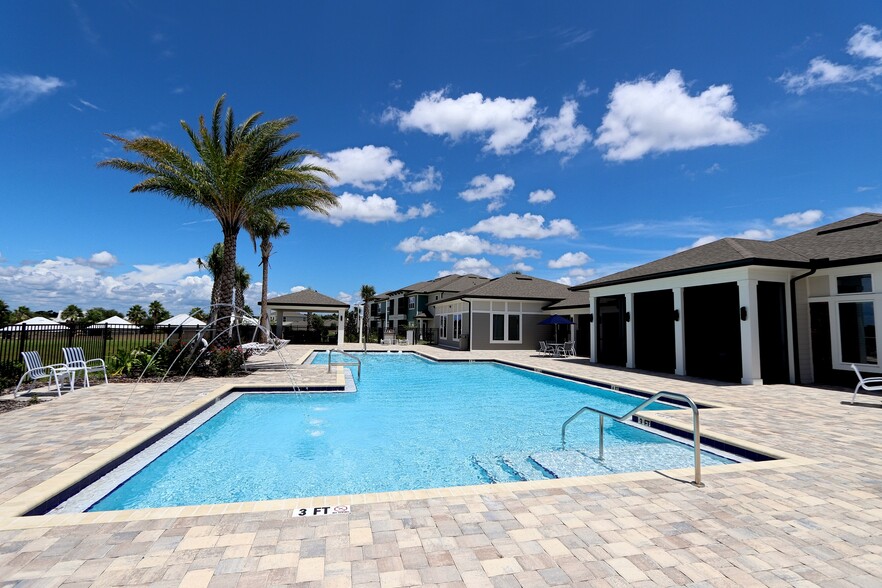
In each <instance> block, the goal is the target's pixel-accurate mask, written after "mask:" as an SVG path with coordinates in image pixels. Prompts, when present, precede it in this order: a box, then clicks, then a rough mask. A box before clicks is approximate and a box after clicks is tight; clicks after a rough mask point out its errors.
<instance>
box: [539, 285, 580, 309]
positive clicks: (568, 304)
mask: <svg viewBox="0 0 882 588" xmlns="http://www.w3.org/2000/svg"><path fill="white" fill-rule="evenodd" d="M588 306H589V295H588V292H573V291H572V290H571V291H570V293H569V295H568V296H567V297H566V298H564V299H563V300H559V301H558V302H553V303H551V304H549V305H548V306H546V307H545V310H568V309H574V308H588Z"/></svg>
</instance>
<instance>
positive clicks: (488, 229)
mask: <svg viewBox="0 0 882 588" xmlns="http://www.w3.org/2000/svg"><path fill="white" fill-rule="evenodd" d="M468 232H469V233H490V234H491V235H493V236H494V237H499V238H502V239H515V238H518V237H520V238H524V239H545V238H547V237H574V236H576V235H577V234H578V233H579V231H577V230H576V227H575V225H574V224H573V223H572V221H570V220H569V219H566V218H556V219H554V220H550V221H548V224H547V225H546V224H545V217H543V216H541V215H538V214H530V213H527V214H525V215H523V216H521V215H518V214H515V213H511V214H508V215H504V216H503V215H500V216H491V217H490V218H485V219H483V220H481V221H479V222H478V223H477V224H476V225H475V226H473V227H472V228H471V229H469V230H468Z"/></svg>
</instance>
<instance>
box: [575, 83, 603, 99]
mask: <svg viewBox="0 0 882 588" xmlns="http://www.w3.org/2000/svg"><path fill="white" fill-rule="evenodd" d="M598 92H600V89H599V88H590V87H588V82H586V81H585V80H582V81H581V82H579V85H578V86H577V87H576V94H578V95H579V96H581V97H582V98H587V97H588V96H593V95H594V94H597V93H598Z"/></svg>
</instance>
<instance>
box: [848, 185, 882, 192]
mask: <svg viewBox="0 0 882 588" xmlns="http://www.w3.org/2000/svg"><path fill="white" fill-rule="evenodd" d="M878 187H879V186H858V187H857V188H855V190H854V191H855V192H858V193H860V192H869V191H871V190H875V189H876V188H878Z"/></svg>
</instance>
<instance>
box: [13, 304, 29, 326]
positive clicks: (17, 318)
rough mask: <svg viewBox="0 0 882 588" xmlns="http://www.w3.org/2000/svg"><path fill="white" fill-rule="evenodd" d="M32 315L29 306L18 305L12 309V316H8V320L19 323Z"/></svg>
mask: <svg viewBox="0 0 882 588" xmlns="http://www.w3.org/2000/svg"><path fill="white" fill-rule="evenodd" d="M32 316H34V313H33V311H32V310H31V309H30V308H28V307H27V306H19V307H18V308H16V309H15V310H13V311H12V316H11V317H9V320H10V321H12V322H13V323H20V322H21V321H26V320H28V319H29V318H31V317H32Z"/></svg>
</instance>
